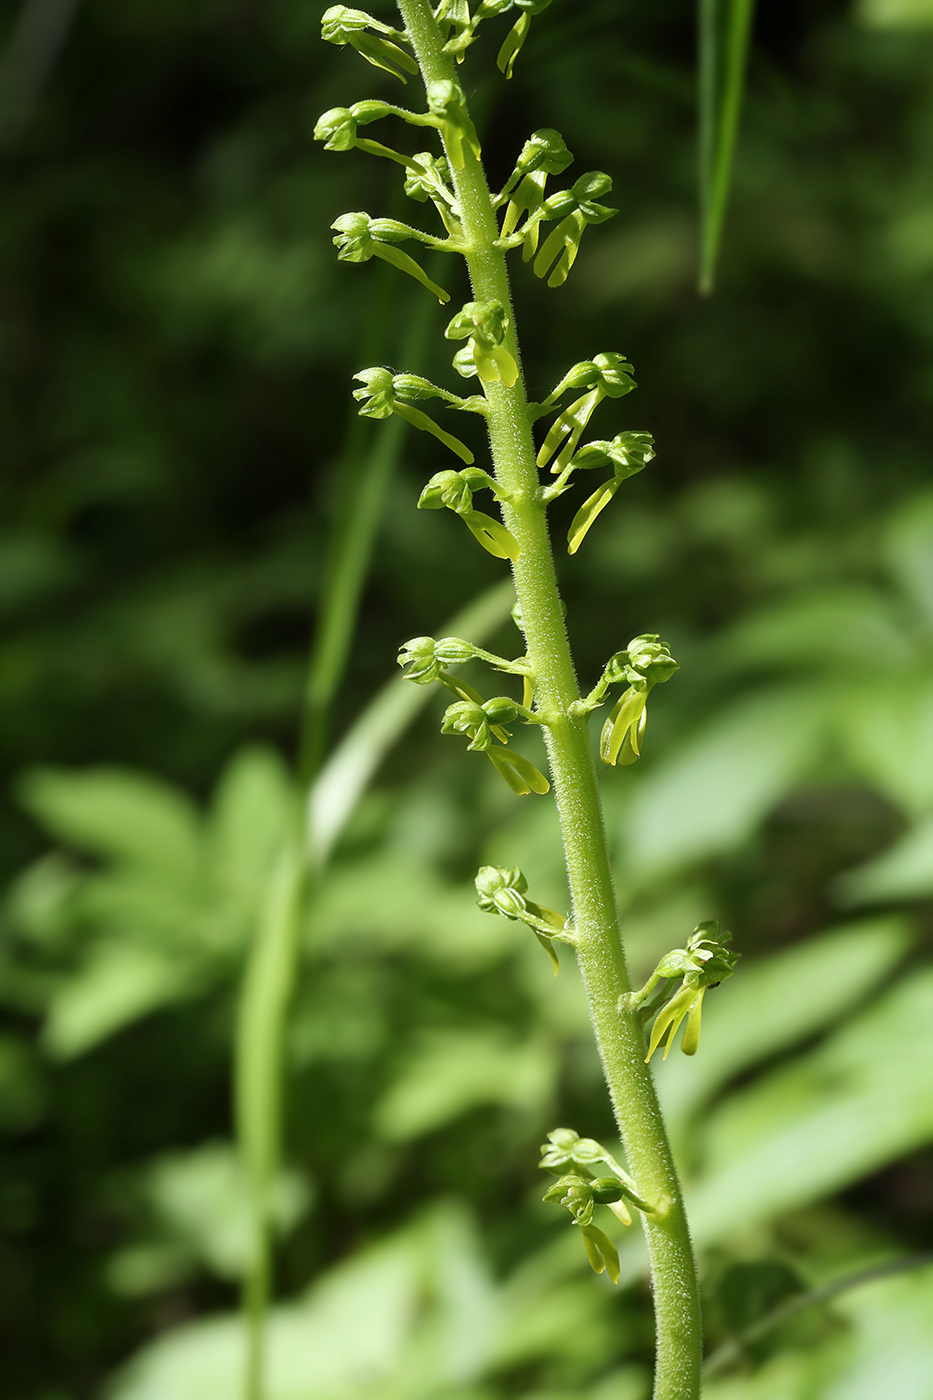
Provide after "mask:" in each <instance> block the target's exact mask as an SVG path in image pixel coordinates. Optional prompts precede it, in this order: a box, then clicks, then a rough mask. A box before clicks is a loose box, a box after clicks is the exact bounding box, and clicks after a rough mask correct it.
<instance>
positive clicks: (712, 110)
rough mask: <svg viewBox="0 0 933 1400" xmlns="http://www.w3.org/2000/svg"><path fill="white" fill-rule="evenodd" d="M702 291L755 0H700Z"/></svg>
mask: <svg viewBox="0 0 933 1400" xmlns="http://www.w3.org/2000/svg"><path fill="white" fill-rule="evenodd" d="M699 3H700V8H699V54H700V59H699V69H700V291H701V292H702V293H703V294H704V295H708V294H709V293H710V292H711V291H712V290H713V282H714V280H715V274H716V259H717V256H718V253H719V244H720V241H721V238H722V229H723V223H724V220H725V214H726V205H727V203H728V200H729V184H730V180H731V177H732V158H733V155H734V153H735V143H736V136H737V133H738V128H739V114H740V112H741V108H742V93H743V90H744V87H745V70H746V61H747V58H748V44H749V36H750V34H751V27H752V18H753V14H754V0H699Z"/></svg>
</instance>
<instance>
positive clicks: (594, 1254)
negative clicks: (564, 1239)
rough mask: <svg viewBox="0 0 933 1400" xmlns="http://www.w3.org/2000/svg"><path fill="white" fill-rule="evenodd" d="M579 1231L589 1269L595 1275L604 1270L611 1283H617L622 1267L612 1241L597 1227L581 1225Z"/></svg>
mask: <svg viewBox="0 0 933 1400" xmlns="http://www.w3.org/2000/svg"><path fill="white" fill-rule="evenodd" d="M580 1231H581V1233H582V1235H583V1245H584V1248H585V1249H586V1257H587V1259H588V1260H589V1261H590V1268H591V1269H592V1270H593V1272H594V1273H596V1274H601V1273H602V1272H603V1270H604V1269H605V1271H606V1273H607V1274H608V1275H609V1277H610V1278H611V1279H612V1281H613V1283H618V1282H619V1275H620V1274H621V1272H622V1265H621V1263H620V1261H619V1251H618V1250H617V1249H616V1247H615V1245H614V1244H613V1243H612V1240H611V1239H610V1238H609V1236H608V1235H606V1234H604V1233H603V1231H602V1230H600V1229H599V1227H598V1226H597V1225H582V1224H581V1226H580Z"/></svg>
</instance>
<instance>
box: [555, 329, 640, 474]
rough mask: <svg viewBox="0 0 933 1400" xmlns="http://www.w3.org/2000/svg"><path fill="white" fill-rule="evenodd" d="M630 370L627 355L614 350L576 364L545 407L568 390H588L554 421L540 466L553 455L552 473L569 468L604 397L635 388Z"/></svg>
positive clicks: (609, 397) (613, 396) (610, 396)
mask: <svg viewBox="0 0 933 1400" xmlns="http://www.w3.org/2000/svg"><path fill="white" fill-rule="evenodd" d="M631 371H632V366H631V365H630V364H629V362H628V360H627V359H626V358H625V356H624V355H619V354H616V353H615V352H610V353H608V354H601V355H596V356H594V357H593V359H592V360H584V361H582V362H581V363H580V364H578V365H574V367H573V369H571V370H570V371H569V373H568V374H566V375H565V376H564V378H563V379H562V380H561V381H560V383H559V384H558V385H557V387H556V388H555V389H554V390H553V392H552V393H551V394H549V395H548V397H547V399H546V400H545V404H544V405H542V407H545V408H546V406H547V405H550V404H551V403H552V402H554V401H555V400H557V399H559V398H560V396H561V395H562V394H564V393H566V392H567V390H568V389H581V388H582V389H585V390H586V392H585V393H584V394H582V395H581V397H580V398H578V399H575V400H574V402H573V403H572V404H570V405H569V406H568V407H567V408H565V409H563V410H562V411H561V413H560V414H559V415H558V416H557V418H555V420H554V422H553V423H552V424H551V427H550V428H549V429H548V433H547V436H546V437H545V439H544V442H543V443H542V444H541V448H540V450H539V452H538V459H537V460H538V466H539V467H545V466H547V464H548V462H550V461H551V458H552V457H554V462H553V464H552V466H551V472H552V473H554V474H555V475H556V474H557V473H558V472H563V471H565V470H566V468H567V467H568V466H569V465H570V461H571V458H572V457H573V455H574V453H575V452H576V450H577V446H578V444H579V442H580V438H581V437H582V436H583V430H584V428H585V427H586V425H587V423H588V422H589V421H590V418H591V417H592V415H593V411H594V410H595V409H596V408H597V407H598V406H599V404H600V403H602V401H603V399H619V398H622V396H623V395H624V394H628V393H631V391H632V390H633V389H634V388H635V387H636V385H635V380H634V379H633V378H632V372H631ZM555 453H556V457H555Z"/></svg>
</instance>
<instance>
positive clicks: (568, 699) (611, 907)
mask: <svg viewBox="0 0 933 1400" xmlns="http://www.w3.org/2000/svg"><path fill="white" fill-rule="evenodd" d="M398 3H399V9H400V10H401V13H402V17H403V19H404V22H405V26H406V28H407V31H408V34H409V36H410V38H411V41H412V44H413V47H414V51H415V55H416V57H417V60H418V64H419V66H420V69H421V73H422V76H423V78H424V81H425V83H426V84H427V83H431V82H434V81H437V80H454V78H455V70H454V65H453V62H452V61H451V59H450V58H449V57H448V56H447V55H446V54H444V53H443V52H442V46H443V39H442V36H441V33H440V31H439V29H438V26H437V23H436V21H435V19H434V15H433V13H432V10H431V7H430V5H429V3H428V0H398ZM448 154H450V153H449V152H448ZM462 159H463V164H462V166H460V167H459V168H458V167H457V166H456V165H455V163H454V161H453V160H451V162H450V164H451V172H452V176H453V181H454V186H455V190H456V195H457V199H458V201H459V204H460V210H461V219H462V226H463V238H464V244H465V252H464V256H465V258H466V262H467V265H468V268H469V272H470V279H471V282H472V285H473V295H474V298H475V299H476V300H477V301H479V302H493V301H498V302H500V303H501V304H502V306H503V307H505V308H506V310H507V313H508V317H509V325H508V329H507V331H506V340H505V347H506V349H507V350H508V351H509V353H510V354H511V355H512V357H513V358H514V360H515V362H516V363H517V364H519V365H520V364H521V360H520V352H519V345H518V340H517V337H516V334H515V319H514V314H513V310H512V303H511V295H510V291H509V283H508V276H507V273H506V265H505V254H504V253H503V251H502V250H501V249H500V248H497V247H496V246H495V244H496V240H497V239H498V237H499V230H498V228H497V226H496V221H495V217H494V213H493V205H492V200H491V198H490V194H489V187H488V185H487V182H486V178H485V175H484V173H483V169H482V166H481V164H480V162H479V160H478V159H477V158H476V156H474V154H473V153H472V151H471V150H470V149H469V145H468V144H467V143H464V146H463V153H462ZM486 393H487V398H488V415H487V421H488V425H489V439H490V445H491V448H492V456H493V462H494V464H495V475H496V480H497V481H498V482H499V484H500V485H501V486H502V487H504V488H505V495H506V500H505V501H504V502H503V504H502V517H503V520H504V523H505V525H506V528H507V529H508V530H509V531H510V532H511V534H512V535H513V536H514V537H515V539H516V540H517V541H518V543H519V545H520V546H521V551H520V553H519V555H518V557H517V559H516V560H515V561H514V563H513V572H514V578H515V587H516V592H517V595H518V601H519V605H520V608H521V615H522V620H523V627H524V631H525V635H526V638H527V643H528V659H529V663H530V668H531V672H532V675H533V677H534V685H535V697H536V700H537V705H538V709H539V710H540V712H541V714H542V717H543V718H544V720H545V721H546V725H545V728H544V735H545V740H546V743H547V747H548V755H549V759H550V765H551V773H552V778H553V787H554V794H555V798H556V802H557V808H558V813H559V816H560V821H561V826H562V828H563V836H564V847H565V852H566V861H567V874H568V879H569V883H570V889H571V894H572V898H573V925H574V928H575V930H576V947H577V956H578V958H579V962H580V967H581V970H582V974H583V980H584V984H585V986H586V991H587V996H588V998H589V1004H590V1013H591V1016H592V1020H593V1027H594V1031H595V1034H596V1040H597V1044H598V1046H599V1052H600V1055H601V1058H602V1062H603V1068H604V1071H605V1075H606V1080H607V1083H608V1086H609V1092H610V1095H611V1097H612V1103H613V1107H614V1110H615V1114H616V1119H617V1121H618V1124H619V1129H620V1132H621V1136H622V1141H623V1144H624V1147H625V1151H626V1154H627V1157H628V1161H629V1165H630V1167H631V1172H632V1176H633V1177H634V1180H635V1183H636V1185H637V1189H638V1194H639V1196H640V1197H642V1198H644V1199H645V1200H647V1201H650V1202H652V1204H653V1206H654V1213H653V1214H652V1215H651V1216H644V1217H643V1221H644V1229H645V1234H646V1237H647V1243H648V1252H649V1257H650V1262H651V1278H652V1286H653V1290H654V1301H655V1315H656V1326H657V1364H656V1371H655V1389H654V1400H695V1397H697V1396H698V1395H699V1383H700V1362H701V1355H702V1328H701V1321H700V1303H699V1290H698V1286H697V1278H696V1266H695V1263H694V1258H693V1251H692V1248H691V1244H690V1236H689V1231H688V1228H687V1220H686V1215H685V1212H684V1206H683V1200H682V1196H681V1191H680V1185H679V1182H678V1179H677V1172H676V1168H675V1166H674V1161H673V1158H672V1155H671V1150H670V1146H669V1144H668V1140H667V1135H666V1132H665V1129H664V1124H663V1119H662V1117H661V1111H660V1107H659V1104H658V1099H657V1095H656V1092H655V1088H654V1083H653V1081H652V1078H651V1072H650V1070H649V1068H648V1066H647V1065H646V1064H645V1042H644V1036H643V1033H642V1030H641V1027H640V1025H639V1023H638V1021H637V1019H636V1017H635V1016H634V1014H633V1013H632V1012H631V1011H621V1012H620V1011H619V1000H620V998H621V997H626V998H627V997H628V994H629V993H630V991H631V986H630V982H629V978H628V971H627V968H626V965H625V955H624V951H623V947H622V941H621V936H620V932H619V926H618V916H617V912H616V905H615V897H614V894H613V888H612V876H611V873H610V867H609V857H608V852H607V848H606V840H605V833H604V829H603V821H602V811H601V806H600V800H599V794H598V789H597V783H596V773H595V769H594V764H593V756H592V750H591V745H590V740H589V736H588V734H587V723H586V717H585V715H582V714H580V713H579V711H578V710H577V711H575V710H574V706H576V705H577V704H578V702H579V700H580V692H579V687H578V685H577V679H576V675H575V672H574V667H573V661H572V658H571V655H570V648H569V644H568V641H567V634H566V630H565V627H564V622H563V617H562V611H561V606H560V599H559V596H558V591H557V579H556V575H555V572H554V563H553V558H552V555H551V549H550V543H549V539H548V533H547V527H546V523H545V506H544V503H543V502H542V500H541V497H540V493H539V485H538V472H537V468H536V465H535V449H534V445H533V442H532V435H531V423H532V414H531V413H530V412H529V406H528V401H527V398H526V395H525V389H524V384H523V381H522V376H521V374H519V377H518V379H517V380H516V381H515V383H514V384H513V385H512V386H511V387H508V386H506V385H505V384H504V383H501V382H500V383H493V384H489V385H487V386H486ZM625 1004H627V1003H625Z"/></svg>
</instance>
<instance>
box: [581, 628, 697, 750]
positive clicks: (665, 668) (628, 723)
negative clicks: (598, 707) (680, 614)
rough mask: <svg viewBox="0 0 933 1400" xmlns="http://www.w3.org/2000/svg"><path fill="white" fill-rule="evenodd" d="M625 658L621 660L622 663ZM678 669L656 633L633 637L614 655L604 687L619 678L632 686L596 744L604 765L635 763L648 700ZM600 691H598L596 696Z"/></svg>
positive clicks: (642, 732) (604, 726)
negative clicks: (612, 679)
mask: <svg viewBox="0 0 933 1400" xmlns="http://www.w3.org/2000/svg"><path fill="white" fill-rule="evenodd" d="M623 658H624V660H623ZM679 669H680V668H679V666H678V664H677V662H676V661H675V660H674V658H673V657H672V656H671V653H670V651H669V649H668V647H667V645H666V643H665V642H662V641H660V640H659V638H658V634H657V633H656V632H645V633H643V634H642V635H641V636H639V637H633V638H632V640H631V641H630V642H629V644H628V647H627V649H626V651H625V652H617V653H616V655H615V656H614V657H613V658H612V660H611V662H610V665H609V667H607V670H606V672H604V673H603V680H602V681H601V682H600V684H601V685H603V682H605V684H606V685H608V684H609V683H611V681H610V677H612V678H614V676H615V675H617V674H618V675H620V676H621V677H622V678H624V679H626V680H628V681H630V682H631V684H630V685H629V688H628V690H626V691H625V692H624V694H623V695H622V697H621V698H620V699H619V700H618V701H617V702H616V704H615V705H614V706H613V708H612V709H611V711H610V712H609V717H608V719H607V720H606V723H605V724H604V725H603V731H602V734H601V735H600V740H599V756H600V758H601V759H602V761H603V763H608V764H609V765H610V766H611V765H613V764H616V763H618V764H622V765H623V766H625V765H628V764H631V763H634V762H635V760H636V759H637V758H638V757H639V756H640V754H641V741H642V737H643V735H644V732H645V725H646V723H647V718H648V716H647V710H646V706H647V704H648V696H649V695H650V693H651V691H652V690H653V689H654V687H655V686H656V685H660V684H661V683H662V682H664V681H667V680H670V678H671V676H672V675H673V674H674V672H675V671H677V670H679ZM598 691H599V687H597V691H596V692H594V694H595V693H597V692H598Z"/></svg>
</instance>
